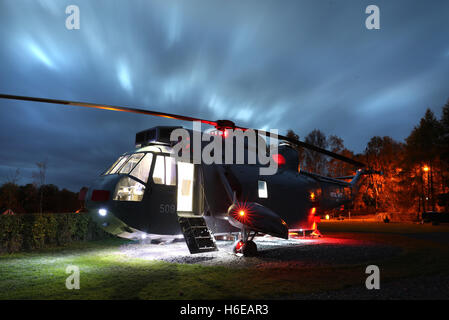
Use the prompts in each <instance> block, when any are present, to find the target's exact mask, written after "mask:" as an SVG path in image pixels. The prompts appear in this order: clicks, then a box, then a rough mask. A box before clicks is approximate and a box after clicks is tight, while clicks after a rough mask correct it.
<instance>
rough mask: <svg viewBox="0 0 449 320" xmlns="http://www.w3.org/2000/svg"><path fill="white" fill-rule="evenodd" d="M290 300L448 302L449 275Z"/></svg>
mask: <svg viewBox="0 0 449 320" xmlns="http://www.w3.org/2000/svg"><path fill="white" fill-rule="evenodd" d="M288 299H298V300H300V299H301V300H309V299H314V300H413V299H417V300H418V299H419V300H442V299H444V300H447V299H449V275H432V276H420V277H415V278H408V279H400V280H395V281H392V282H386V283H382V279H381V282H380V289H379V290H367V289H366V288H365V287H351V288H346V289H343V290H336V291H329V292H319V293H312V294H307V295H304V294H301V295H295V296H293V297H291V296H290V297H288Z"/></svg>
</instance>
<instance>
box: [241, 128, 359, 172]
mask: <svg viewBox="0 0 449 320" xmlns="http://www.w3.org/2000/svg"><path fill="white" fill-rule="evenodd" d="M239 129H244V128H239ZM256 131H257V132H260V133H263V134H264V135H265V136H269V137H272V138H276V139H278V140H284V141H287V142H289V143H290V144H293V145H295V146H298V147H303V148H306V149H309V150H313V151H316V152H319V153H322V154H325V155H327V156H330V157H332V158H334V159H337V160H341V161H344V162H347V163H350V164H352V165H355V166H356V167H366V164H364V163H362V162H359V161H356V160H354V159H351V158H348V157H345V156H342V155H341V154H338V153H335V152H332V151H329V150H326V149H323V148H320V147H317V146H314V145H313V144H310V143H307V142H303V141H299V140H296V139H293V138H289V137H286V136H283V135H280V134H271V133H269V132H267V131H263V130H256Z"/></svg>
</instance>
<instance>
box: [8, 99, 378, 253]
mask: <svg viewBox="0 0 449 320" xmlns="http://www.w3.org/2000/svg"><path fill="white" fill-rule="evenodd" d="M0 98H3V99H13V100H21V101H32V102H41V103H51V104H57V105H66V106H78V107H88V108H96V109H103V110H111V111H119V112H131V113H136V114H141V115H151V116H157V117H163V118H169V119H177V120H181V121H190V122H196V123H200V124H206V125H209V126H212V130H211V131H209V133H207V134H208V135H209V136H215V137H216V136H219V137H220V138H222V139H226V137H227V135H228V132H232V131H233V130H241V131H243V132H245V131H247V130H254V132H255V133H256V135H257V137H258V139H260V138H262V139H264V138H265V137H268V136H269V137H270V139H271V138H274V139H276V140H277V143H279V145H278V147H277V153H276V154H271V155H270V160H271V162H273V161H274V162H275V163H276V165H277V170H276V173H275V174H272V175H260V174H259V173H260V172H259V170H260V169H261V168H262V167H264V166H266V164H263V163H260V162H259V161H256V162H255V163H246V162H245V163H239V164H237V163H234V164H226V163H198V162H195V161H193V159H192V157H187V160H180V158H179V157H176V156H175V153H176V141H173V139H172V138H173V136H172V134H173V132H174V131H176V130H179V129H183V127H181V126H156V127H153V128H150V129H147V130H144V131H141V132H138V133H137V134H136V138H135V148H134V150H132V151H131V152H125V153H123V154H122V155H120V156H119V157H118V159H117V160H116V161H115V162H114V163H113V164H112V165H111V166H109V167H108V168H107V169H106V170H105V171H104V172H103V173H102V174H101V175H100V176H98V177H96V178H95V179H94V181H93V182H92V183H91V185H90V187H89V188H87V189H86V188H84V190H83V189H82V192H80V197H81V200H82V201H83V202H84V207H85V209H86V210H87V211H88V212H89V214H90V215H91V216H92V217H93V219H94V220H95V221H96V222H97V223H98V224H99V225H100V226H101V227H102V228H103V229H104V230H105V231H106V232H108V233H110V234H113V235H116V236H118V237H122V238H127V239H133V240H141V239H152V240H161V241H173V240H174V239H182V238H184V239H185V242H186V244H187V247H188V249H189V251H190V253H191V254H195V253H201V252H209V251H216V250H218V248H217V245H216V240H215V239H216V237H218V236H220V235H221V236H222V235H230V234H237V235H238V239H237V241H236V242H235V244H234V246H233V248H234V249H233V250H234V252H235V253H238V254H242V255H243V256H255V255H256V254H257V245H256V243H255V240H254V239H255V237H256V236H258V235H270V236H273V237H277V238H282V239H288V238H289V235H291V234H295V233H300V232H301V233H305V232H310V233H311V234H313V235H318V236H319V235H320V234H319V231H318V229H317V227H316V224H317V222H318V221H319V219H320V215H319V214H320V213H323V212H326V211H328V210H331V209H335V208H338V207H341V206H342V205H345V204H348V203H350V202H351V201H352V200H353V197H354V195H355V193H356V192H357V189H358V186H359V184H360V181H361V178H362V176H363V175H365V174H371V173H372V172H371V171H370V170H367V169H365V167H366V166H365V164H363V163H361V162H359V161H356V160H354V159H350V158H348V157H345V156H342V155H340V154H337V153H334V152H331V151H328V150H326V149H323V148H319V147H317V146H314V145H312V144H309V143H306V142H303V141H300V140H297V139H294V138H291V137H287V136H283V135H280V134H273V133H272V132H270V133H268V132H266V131H263V130H258V129H257V130H256V129H249V128H244V127H240V126H237V125H236V124H235V123H234V122H232V121H230V120H216V121H211V120H205V119H200V118H195V117H190V116H183V115H177V114H170V113H164V112H158V111H151V110H146V109H139V108H131V107H121V106H113V105H105V104H95V103H88V102H75V101H68V100H56V99H47V98H38V97H28V96H17V95H8V94H0ZM184 129H185V128H184ZM185 130H186V131H187V132H188V134H189V137H188V138H187V139H193V138H194V135H195V130H191V129H185ZM204 134H206V133H204ZM206 140H207V139H206ZM258 141H259V140H258ZM192 142H193V141H192ZM192 145H194V143H192ZM186 147H187V149H188V150H187V151H186V152H187V153H190V154H191V153H192V152H193V151H194V150H193V147H192V146H191V144H190V143H189V144H187V145H186ZM205 147H206V144H205V143H204V141H202V142H200V143H199V148H201V149H202V150H203V149H204V148H205ZM260 148H261V146H260V145H259V144H256V145H251V144H250V143H249V142H248V141H245V144H244V150H245V152H246V153H245V159H246V158H248V157H249V155H250V153H251V152H259V151H260ZM298 148H305V149H308V150H311V151H313V152H319V153H321V154H324V155H327V156H330V157H333V158H335V159H337V160H340V161H344V162H346V163H349V164H351V165H353V166H354V168H357V170H356V174H355V175H354V176H350V177H340V178H331V177H327V176H323V175H319V174H316V173H312V172H306V171H304V170H301V168H300V164H299V157H298ZM234 151H235V150H234ZM346 180H350V181H346Z"/></svg>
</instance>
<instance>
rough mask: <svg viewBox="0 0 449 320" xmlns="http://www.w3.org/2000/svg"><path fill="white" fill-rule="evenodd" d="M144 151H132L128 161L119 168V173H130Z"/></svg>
mask: <svg viewBox="0 0 449 320" xmlns="http://www.w3.org/2000/svg"><path fill="white" fill-rule="evenodd" d="M144 155H145V154H144V153H134V154H132V155H131V156H130V157H129V158H128V161H127V162H126V163H125V164H124V165H123V167H122V168H121V169H120V172H119V173H125V174H126V173H130V172H131V170H132V169H133V168H134V166H135V165H136V164H137V163H138V162H139V161H140V159H142V157H143V156H144Z"/></svg>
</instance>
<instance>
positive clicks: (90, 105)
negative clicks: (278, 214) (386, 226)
mask: <svg viewBox="0 0 449 320" xmlns="http://www.w3.org/2000/svg"><path fill="white" fill-rule="evenodd" d="M0 98H2V99H10V100H22V101H33V102H42V103H52V104H61V105H69V106H78V107H86V108H94V109H103V110H111V111H121V112H131V113H137V114H144V115H149V116H156V117H163V118H168V119H177V120H183V121H201V123H205V124H209V125H211V126H214V127H216V128H220V127H230V128H232V129H242V130H248V128H243V127H238V126H235V125H234V123H233V122H232V121H229V120H217V121H210V120H204V119H199V118H193V117H187V116H182V115H178V114H172V113H165V112H159V111H152V110H145V109H138V108H129V107H120V106H112V105H107V104H96V103H90V102H76V101H69V100H57V99H47V98H37V97H27V96H16V95H9V94H1V93H0ZM255 131H257V132H260V133H263V134H264V135H266V136H270V137H273V138H277V139H278V140H284V141H287V142H289V143H291V144H293V145H295V146H299V147H303V148H306V149H310V150H313V151H316V152H319V153H322V154H325V155H328V156H330V157H333V158H335V159H338V160H341V161H344V162H347V163H350V164H353V165H355V166H357V167H366V165H365V164H364V163H361V162H359V161H356V160H353V159H350V158H347V157H345V156H342V155H340V154H337V153H335V152H331V151H328V150H326V149H322V148H319V147H317V146H314V145H312V144H309V143H306V142H303V141H299V140H296V139H293V138H289V137H286V136H283V135H279V134H278V135H274V134H273V135H272V134H271V133H268V132H266V131H263V130H255Z"/></svg>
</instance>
